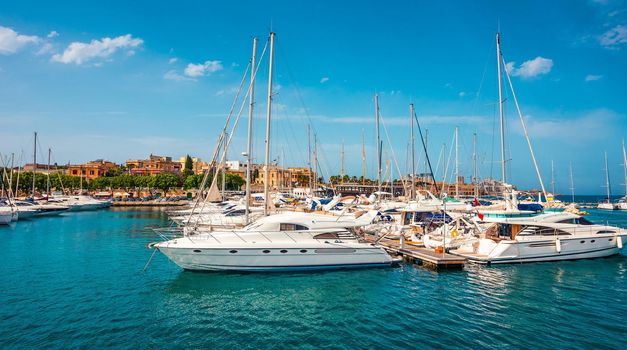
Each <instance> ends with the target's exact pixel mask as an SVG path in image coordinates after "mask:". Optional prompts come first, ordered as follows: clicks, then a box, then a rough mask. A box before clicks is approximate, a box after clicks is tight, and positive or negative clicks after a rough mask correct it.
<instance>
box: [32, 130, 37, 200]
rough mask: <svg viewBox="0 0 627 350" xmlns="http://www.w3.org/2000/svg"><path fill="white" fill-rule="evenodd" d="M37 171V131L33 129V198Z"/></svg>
mask: <svg viewBox="0 0 627 350" xmlns="http://www.w3.org/2000/svg"><path fill="white" fill-rule="evenodd" d="M36 172H37V131H35V142H33V200H35V174H36Z"/></svg>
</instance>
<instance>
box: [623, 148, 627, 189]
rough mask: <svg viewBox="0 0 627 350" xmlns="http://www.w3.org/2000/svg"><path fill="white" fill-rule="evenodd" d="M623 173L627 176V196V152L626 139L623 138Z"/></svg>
mask: <svg viewBox="0 0 627 350" xmlns="http://www.w3.org/2000/svg"><path fill="white" fill-rule="evenodd" d="M623 173H624V176H625V178H624V181H625V195H626V196H627V153H625V139H623Z"/></svg>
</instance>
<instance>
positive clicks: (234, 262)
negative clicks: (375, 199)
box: [151, 212, 395, 271]
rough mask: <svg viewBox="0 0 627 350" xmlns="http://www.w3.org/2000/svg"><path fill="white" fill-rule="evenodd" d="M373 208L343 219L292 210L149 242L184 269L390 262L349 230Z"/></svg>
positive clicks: (364, 220)
mask: <svg viewBox="0 0 627 350" xmlns="http://www.w3.org/2000/svg"><path fill="white" fill-rule="evenodd" d="M375 215H376V212H369V213H367V214H364V215H362V216H361V217H360V218H358V219H353V220H346V219H343V218H341V217H336V216H332V215H325V214H309V213H304V212H290V213H284V214H277V215H271V216H267V217H264V218H261V219H259V220H258V221H257V222H255V223H253V224H250V225H248V226H246V227H244V228H243V229H239V230H233V231H215V232H207V231H204V232H202V233H200V234H196V235H186V236H184V237H181V238H176V239H172V240H169V241H165V242H159V243H154V244H151V246H152V247H154V248H157V249H159V250H160V251H161V252H162V253H163V254H165V255H166V256H167V257H168V258H169V259H170V260H172V261H173V262H174V263H176V264H177V265H179V266H180V267H182V268H183V269H186V270H226V271H294V270H316V269H338V268H358V267H374V266H389V265H391V264H392V263H393V262H394V261H395V260H393V259H392V258H391V257H390V256H389V255H388V254H387V253H386V252H385V250H383V248H381V247H379V246H375V245H373V244H370V243H364V242H362V241H360V240H359V238H358V237H357V236H356V235H355V234H354V232H353V231H352V228H354V227H356V226H361V225H364V224H366V223H368V222H370V221H371V220H372V218H374V216H375Z"/></svg>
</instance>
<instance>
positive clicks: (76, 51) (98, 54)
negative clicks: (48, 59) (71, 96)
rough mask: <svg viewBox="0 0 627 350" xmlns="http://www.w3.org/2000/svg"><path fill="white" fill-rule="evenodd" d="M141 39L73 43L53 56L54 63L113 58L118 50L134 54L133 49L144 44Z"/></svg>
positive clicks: (128, 36) (124, 36) (111, 39)
mask: <svg viewBox="0 0 627 350" xmlns="http://www.w3.org/2000/svg"><path fill="white" fill-rule="evenodd" d="M143 43H144V41H143V40H142V39H140V38H133V36H132V35H131V34H126V35H122V36H118V37H116V38H102V39H100V40H96V39H94V40H92V41H91V42H89V43H83V42H78V41H76V42H73V43H71V44H70V45H69V46H68V47H67V48H66V49H65V51H63V53H62V54H55V55H53V56H52V61H54V62H60V63H66V64H68V63H75V64H78V65H80V64H83V63H85V62H88V61H91V60H94V59H99V58H100V59H106V58H109V57H111V56H112V55H113V54H114V53H115V52H117V51H118V50H129V51H128V52H131V55H132V52H134V51H133V50H132V48H136V47H138V46H140V45H141V44H143Z"/></svg>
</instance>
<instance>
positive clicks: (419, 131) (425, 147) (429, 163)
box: [414, 109, 438, 193]
mask: <svg viewBox="0 0 627 350" xmlns="http://www.w3.org/2000/svg"><path fill="white" fill-rule="evenodd" d="M414 119H415V120H416V124H417V125H418V134H419V135H420V140H421V141H422V148H423V150H424V152H425V158H426V159H427V164H428V165H429V171H430V172H431V180H433V186H434V187H435V191H436V193H437V191H438V184H437V183H436V182H435V177H434V176H433V168H431V160H430V159H429V153H428V152H427V145H426V144H425V138H424V137H423V136H422V128H421V127H420V123H419V122H418V115H416V110H415V109H414Z"/></svg>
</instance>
